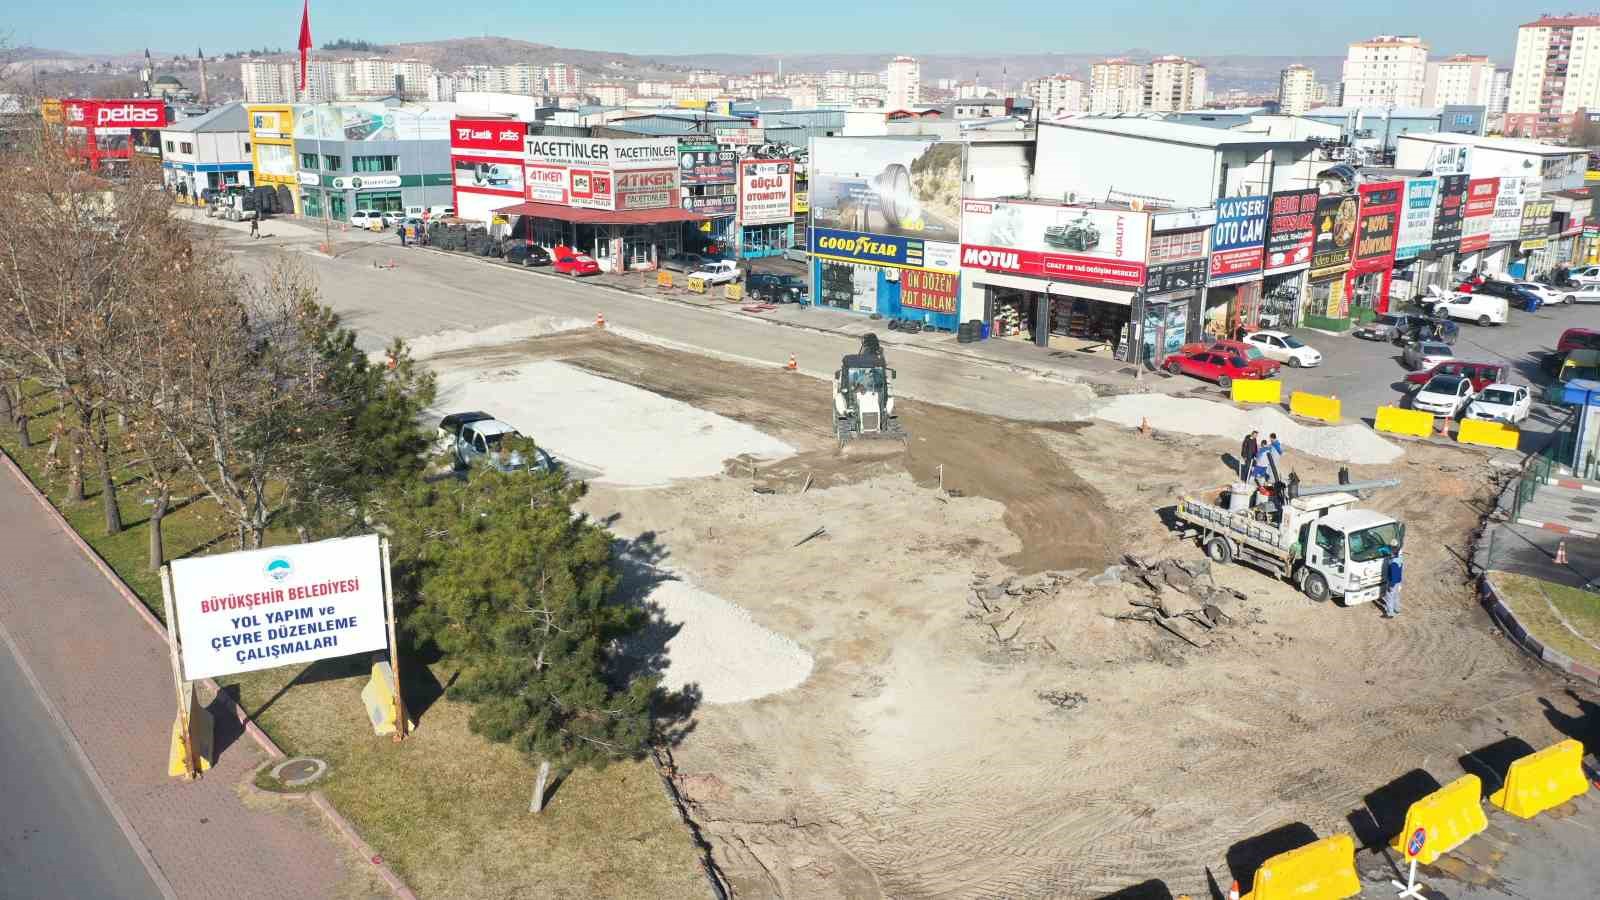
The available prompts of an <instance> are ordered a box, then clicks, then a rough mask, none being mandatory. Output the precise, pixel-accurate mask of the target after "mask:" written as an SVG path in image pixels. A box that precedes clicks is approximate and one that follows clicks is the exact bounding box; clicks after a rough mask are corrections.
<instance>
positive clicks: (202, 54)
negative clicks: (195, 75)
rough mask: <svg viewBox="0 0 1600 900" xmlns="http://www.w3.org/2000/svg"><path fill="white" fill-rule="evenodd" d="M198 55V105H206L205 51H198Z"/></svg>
mask: <svg viewBox="0 0 1600 900" xmlns="http://www.w3.org/2000/svg"><path fill="white" fill-rule="evenodd" d="M197 52H198V53H199V55H200V105H201V106H205V105H206V51H204V50H198V51H197Z"/></svg>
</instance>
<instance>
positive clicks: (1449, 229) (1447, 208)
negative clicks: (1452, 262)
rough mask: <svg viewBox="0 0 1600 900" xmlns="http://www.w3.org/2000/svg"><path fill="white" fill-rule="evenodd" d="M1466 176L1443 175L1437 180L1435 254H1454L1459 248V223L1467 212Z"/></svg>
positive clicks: (1434, 219)
mask: <svg viewBox="0 0 1600 900" xmlns="http://www.w3.org/2000/svg"><path fill="white" fill-rule="evenodd" d="M1467 181H1468V179H1467V176H1465V175H1445V176H1442V177H1441V178H1440V179H1439V197H1438V202H1437V203H1435V204H1434V211H1433V246H1432V250H1433V252H1435V253H1454V252H1456V248H1457V247H1459V246H1461V223H1462V221H1463V219H1464V218H1465V216H1466V212H1467Z"/></svg>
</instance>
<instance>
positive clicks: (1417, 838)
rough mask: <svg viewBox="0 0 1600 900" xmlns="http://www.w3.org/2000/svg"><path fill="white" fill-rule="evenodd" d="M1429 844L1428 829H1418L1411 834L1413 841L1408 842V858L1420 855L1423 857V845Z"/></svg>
mask: <svg viewBox="0 0 1600 900" xmlns="http://www.w3.org/2000/svg"><path fill="white" fill-rule="evenodd" d="M1427 843H1428V830H1427V829H1426V828H1418V829H1417V830H1416V831H1413V832H1411V840H1409V841H1406V855H1407V856H1419V855H1421V853H1422V847H1423V845H1425V844H1427Z"/></svg>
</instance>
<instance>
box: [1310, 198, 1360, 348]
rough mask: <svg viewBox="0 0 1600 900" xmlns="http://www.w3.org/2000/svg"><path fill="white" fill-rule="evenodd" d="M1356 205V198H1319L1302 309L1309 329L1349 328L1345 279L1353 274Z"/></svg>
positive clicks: (1330, 329) (1343, 329) (1348, 307)
mask: <svg viewBox="0 0 1600 900" xmlns="http://www.w3.org/2000/svg"><path fill="white" fill-rule="evenodd" d="M1356 205H1357V201H1356V195H1355V194H1325V195H1323V196H1321V197H1319V198H1317V212H1316V216H1317V221H1316V233H1315V235H1314V237H1313V238H1312V240H1313V243H1312V245H1311V266H1310V268H1309V269H1307V270H1306V279H1307V283H1306V291H1305V295H1304V297H1303V298H1302V301H1301V307H1300V324H1301V325H1302V326H1304V327H1306V328H1317V329H1321V330H1323V331H1347V330H1349V328H1350V305H1349V299H1348V296H1347V295H1346V294H1345V276H1346V274H1347V273H1348V272H1349V271H1350V254H1351V251H1352V249H1353V248H1354V246H1355V234H1356Z"/></svg>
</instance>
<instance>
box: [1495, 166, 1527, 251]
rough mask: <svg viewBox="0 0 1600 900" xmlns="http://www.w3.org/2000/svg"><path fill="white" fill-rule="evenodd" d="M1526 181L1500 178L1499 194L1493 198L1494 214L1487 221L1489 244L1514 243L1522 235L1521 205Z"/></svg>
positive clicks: (1518, 178)
mask: <svg viewBox="0 0 1600 900" xmlns="http://www.w3.org/2000/svg"><path fill="white" fill-rule="evenodd" d="M1527 189H1528V179H1526V178H1522V177H1520V176H1509V177H1502V178H1501V179H1500V192H1499V193H1498V194H1496V195H1495V198H1494V213H1493V214H1492V215H1491V217H1490V219H1489V243H1491V244H1498V243H1500V242H1502V241H1514V240H1516V239H1517V236H1518V235H1520V234H1521V233H1522V204H1523V203H1524V202H1525V201H1526V200H1527V199H1528V198H1527V197H1526V196H1525V194H1526V193H1527Z"/></svg>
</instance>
